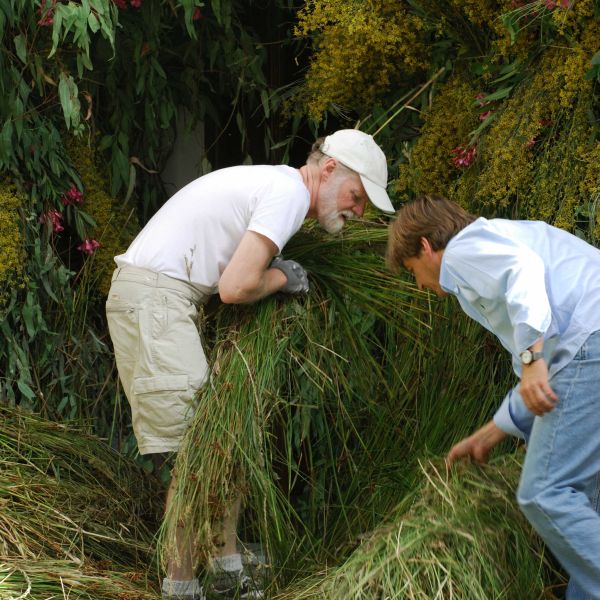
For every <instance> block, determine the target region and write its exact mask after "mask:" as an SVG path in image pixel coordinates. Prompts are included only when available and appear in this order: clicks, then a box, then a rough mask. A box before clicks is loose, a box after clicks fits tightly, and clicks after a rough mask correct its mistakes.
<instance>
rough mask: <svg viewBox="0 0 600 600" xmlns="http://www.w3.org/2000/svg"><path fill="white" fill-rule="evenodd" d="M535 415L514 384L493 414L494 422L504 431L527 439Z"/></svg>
mask: <svg viewBox="0 0 600 600" xmlns="http://www.w3.org/2000/svg"><path fill="white" fill-rule="evenodd" d="M534 419H535V415H534V414H533V413H532V412H530V411H529V409H528V408H527V407H526V406H525V403H524V402H523V398H522V397H521V394H520V393H519V389H518V385H517V386H515V387H514V388H513V389H512V390H511V391H510V392H508V394H506V396H505V397H504V400H503V401H502V404H501V405H500V408H499V409H498V410H497V411H496V414H495V415H494V423H495V424H496V426H497V427H499V428H500V429H502V431H504V432H505V433H508V434H509V435H513V436H515V437H518V438H521V439H522V440H528V439H529V435H530V433H531V428H532V426H533V420H534Z"/></svg>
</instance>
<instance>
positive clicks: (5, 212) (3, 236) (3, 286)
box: [0, 180, 25, 307]
mask: <svg viewBox="0 0 600 600" xmlns="http://www.w3.org/2000/svg"><path fill="white" fill-rule="evenodd" d="M22 205H23V200H22V199H21V198H20V197H19V195H18V194H17V192H16V190H15V189H14V187H13V186H12V185H11V184H10V183H9V182H7V181H1V180H0V307H2V306H4V304H5V302H6V300H7V299H8V298H9V297H10V292H11V288H12V287H13V286H14V285H16V284H17V285H18V284H19V283H21V280H22V277H23V264H24V260H25V251H24V247H23V237H22V223H21V216H20V214H19V209H20V208H21V206H22Z"/></svg>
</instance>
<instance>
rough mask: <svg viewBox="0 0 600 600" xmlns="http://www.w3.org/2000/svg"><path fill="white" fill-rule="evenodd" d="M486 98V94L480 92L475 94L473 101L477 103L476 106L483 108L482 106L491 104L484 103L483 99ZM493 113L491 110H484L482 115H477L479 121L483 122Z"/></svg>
mask: <svg viewBox="0 0 600 600" xmlns="http://www.w3.org/2000/svg"><path fill="white" fill-rule="evenodd" d="M486 96H487V94H484V93H483V92H480V93H479V94H477V96H475V100H476V101H477V102H476V103H477V105H478V106H479V107H480V108H483V107H484V106H488V105H489V104H491V102H490V101H488V102H484V101H483V98H485V97H486ZM493 112H494V111H493V110H485V111H483V112H482V113H480V114H479V120H480V121H485V120H486V119H487V118H488V117H489V116H490V115H491V114H492V113H493Z"/></svg>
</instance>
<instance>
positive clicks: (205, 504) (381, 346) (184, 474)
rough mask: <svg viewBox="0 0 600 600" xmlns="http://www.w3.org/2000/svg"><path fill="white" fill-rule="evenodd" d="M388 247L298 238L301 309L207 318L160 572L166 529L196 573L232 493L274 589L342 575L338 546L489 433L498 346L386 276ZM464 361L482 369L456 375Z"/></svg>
mask: <svg viewBox="0 0 600 600" xmlns="http://www.w3.org/2000/svg"><path fill="white" fill-rule="evenodd" d="M384 241H385V229H383V228H379V227H364V226H363V225H360V224H353V226H351V227H350V228H349V230H348V232H347V233H346V234H345V235H344V237H343V238H331V237H324V236H320V235H319V234H318V233H317V232H316V231H314V230H308V231H305V232H304V233H303V235H302V236H299V237H297V238H295V239H294V240H292V243H290V245H289V248H288V249H287V250H286V256H288V257H290V258H295V259H298V260H300V262H301V263H302V264H303V265H305V266H306V268H307V269H308V270H309V273H310V281H311V292H310V294H309V295H308V296H307V297H301V298H298V297H290V296H285V297H282V298H269V299H265V300H263V301H262V302H260V303H258V304H256V305H254V306H252V307H251V308H231V307H220V308H219V309H218V311H217V313H216V314H215V315H214V316H213V318H212V320H211V321H212V323H213V326H214V333H213V335H212V337H211V339H212V340H213V343H212V348H211V351H210V353H211V355H212V358H213V362H214V365H215V366H214V370H213V376H212V379H211V383H210V385H208V386H207V387H206V389H205V390H204V391H203V393H202V395H201V397H200V407H199V410H198V412H197V414H196V415H195V418H194V420H193V422H192V424H191V426H190V428H189V431H188V435H187V437H186V440H185V442H184V444H183V447H182V449H181V450H180V452H179V456H178V459H177V463H176V474H177V477H178V489H177V493H176V496H175V501H174V503H173V505H172V510H171V512H170V514H169V515H167V517H166V519H165V521H164V524H163V527H162V531H161V554H162V557H163V560H164V562H166V561H167V560H168V559H170V558H173V557H174V556H175V544H174V540H173V531H174V525H175V524H178V525H181V526H183V527H185V528H186V529H187V531H188V534H189V535H190V536H193V537H194V539H195V541H196V543H197V545H198V547H199V549H200V553H199V554H200V558H201V560H203V559H206V557H207V556H209V555H210V554H211V553H212V552H213V551H214V548H215V542H216V541H217V537H218V527H216V523H215V518H216V519H217V520H218V517H219V515H221V514H222V513H223V511H224V510H225V507H226V506H227V504H228V503H229V502H230V501H231V499H232V498H233V497H235V495H236V494H238V493H239V492H240V491H241V492H243V493H244V495H245V496H246V497H247V499H248V509H249V510H248V512H249V514H250V515H251V516H252V523H253V526H252V533H253V534H254V535H255V536H257V537H258V538H260V540H261V542H262V543H263V545H264V546H265V547H266V549H267V555H268V556H269V557H270V558H271V561H272V563H273V565H272V566H273V572H274V574H275V578H274V583H273V589H275V588H276V587H277V586H280V585H282V584H283V583H284V582H285V581H287V580H289V579H290V578H294V577H296V576H298V574H299V573H300V572H302V571H303V572H306V569H314V568H315V567H314V565H315V564H318V563H319V562H320V563H321V564H322V563H323V561H324V560H331V559H335V560H338V561H340V560H343V558H344V556H346V555H347V554H348V552H349V551H350V550H351V548H350V544H351V542H349V540H352V539H355V538H356V536H357V535H359V534H360V533H361V532H363V531H368V530H371V529H373V528H375V527H376V526H377V525H378V524H379V523H380V522H381V520H382V519H384V518H385V517H387V515H388V514H389V511H390V510H391V509H392V508H393V507H394V506H396V505H397V504H398V501H399V500H400V499H401V498H402V497H403V496H404V495H405V494H407V493H410V491H411V489H412V486H413V485H414V483H415V482H416V481H418V477H419V476H418V472H419V469H418V462H417V460H418V458H419V456H422V455H424V454H425V453H427V452H431V450H433V451H435V452H437V453H439V452H443V451H444V450H445V449H447V448H448V447H449V445H450V442H451V441H453V440H455V439H458V438H460V437H461V436H464V435H466V434H467V433H469V431H470V430H471V429H472V428H474V427H476V426H477V425H478V424H481V423H482V422H484V421H485V420H486V419H487V418H489V416H490V414H491V412H492V410H493V406H494V405H495V404H497V403H498V401H499V399H500V398H501V396H502V394H503V392H504V391H506V388H507V387H508V384H507V381H508V376H507V374H508V372H509V369H510V365H509V363H508V361H501V360H500V361H499V360H498V355H497V350H494V348H495V347H494V346H491V347H492V350H491V351H489V352H486V351H484V350H485V347H488V346H490V340H489V336H486V335H484V333H483V331H482V330H481V328H479V327H478V326H477V325H476V324H472V323H469V322H468V320H467V319H466V318H464V317H463V316H461V315H460V310H459V309H458V307H453V305H452V304H439V305H438V304H436V305H433V306H432V305H429V303H428V297H427V296H426V295H425V294H420V293H417V292H416V290H415V288H414V286H412V285H411V284H406V283H405V282H402V281H401V280H400V279H398V278H396V277H392V276H391V275H390V274H389V273H388V272H387V271H386V270H385V267H384V264H383V259H382V256H381V250H382V246H383V242H384ZM433 321H435V323H433V324H435V327H432V326H431V325H432V322H433ZM209 337H210V336H209ZM465 348H468V351H473V352H477V351H480V353H479V354H478V356H479V357H480V359H479V360H478V361H463V362H461V361H460V360H458V357H460V356H462V355H464V353H465ZM499 365H500V366H499Z"/></svg>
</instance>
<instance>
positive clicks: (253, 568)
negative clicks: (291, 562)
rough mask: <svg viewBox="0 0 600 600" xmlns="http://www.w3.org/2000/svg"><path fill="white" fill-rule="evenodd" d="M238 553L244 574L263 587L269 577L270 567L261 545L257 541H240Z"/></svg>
mask: <svg viewBox="0 0 600 600" xmlns="http://www.w3.org/2000/svg"><path fill="white" fill-rule="evenodd" d="M239 553H240V555H241V557H242V565H243V567H244V572H245V573H246V575H248V576H249V577H250V578H252V579H253V580H254V581H255V582H256V584H257V585H258V586H260V587H261V589H264V588H265V587H266V584H267V582H268V581H269V579H270V577H271V567H270V565H269V564H268V563H267V560H266V557H265V552H264V550H263V548H262V546H261V545H260V544H257V543H251V542H244V543H242V542H240V544H239Z"/></svg>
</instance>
